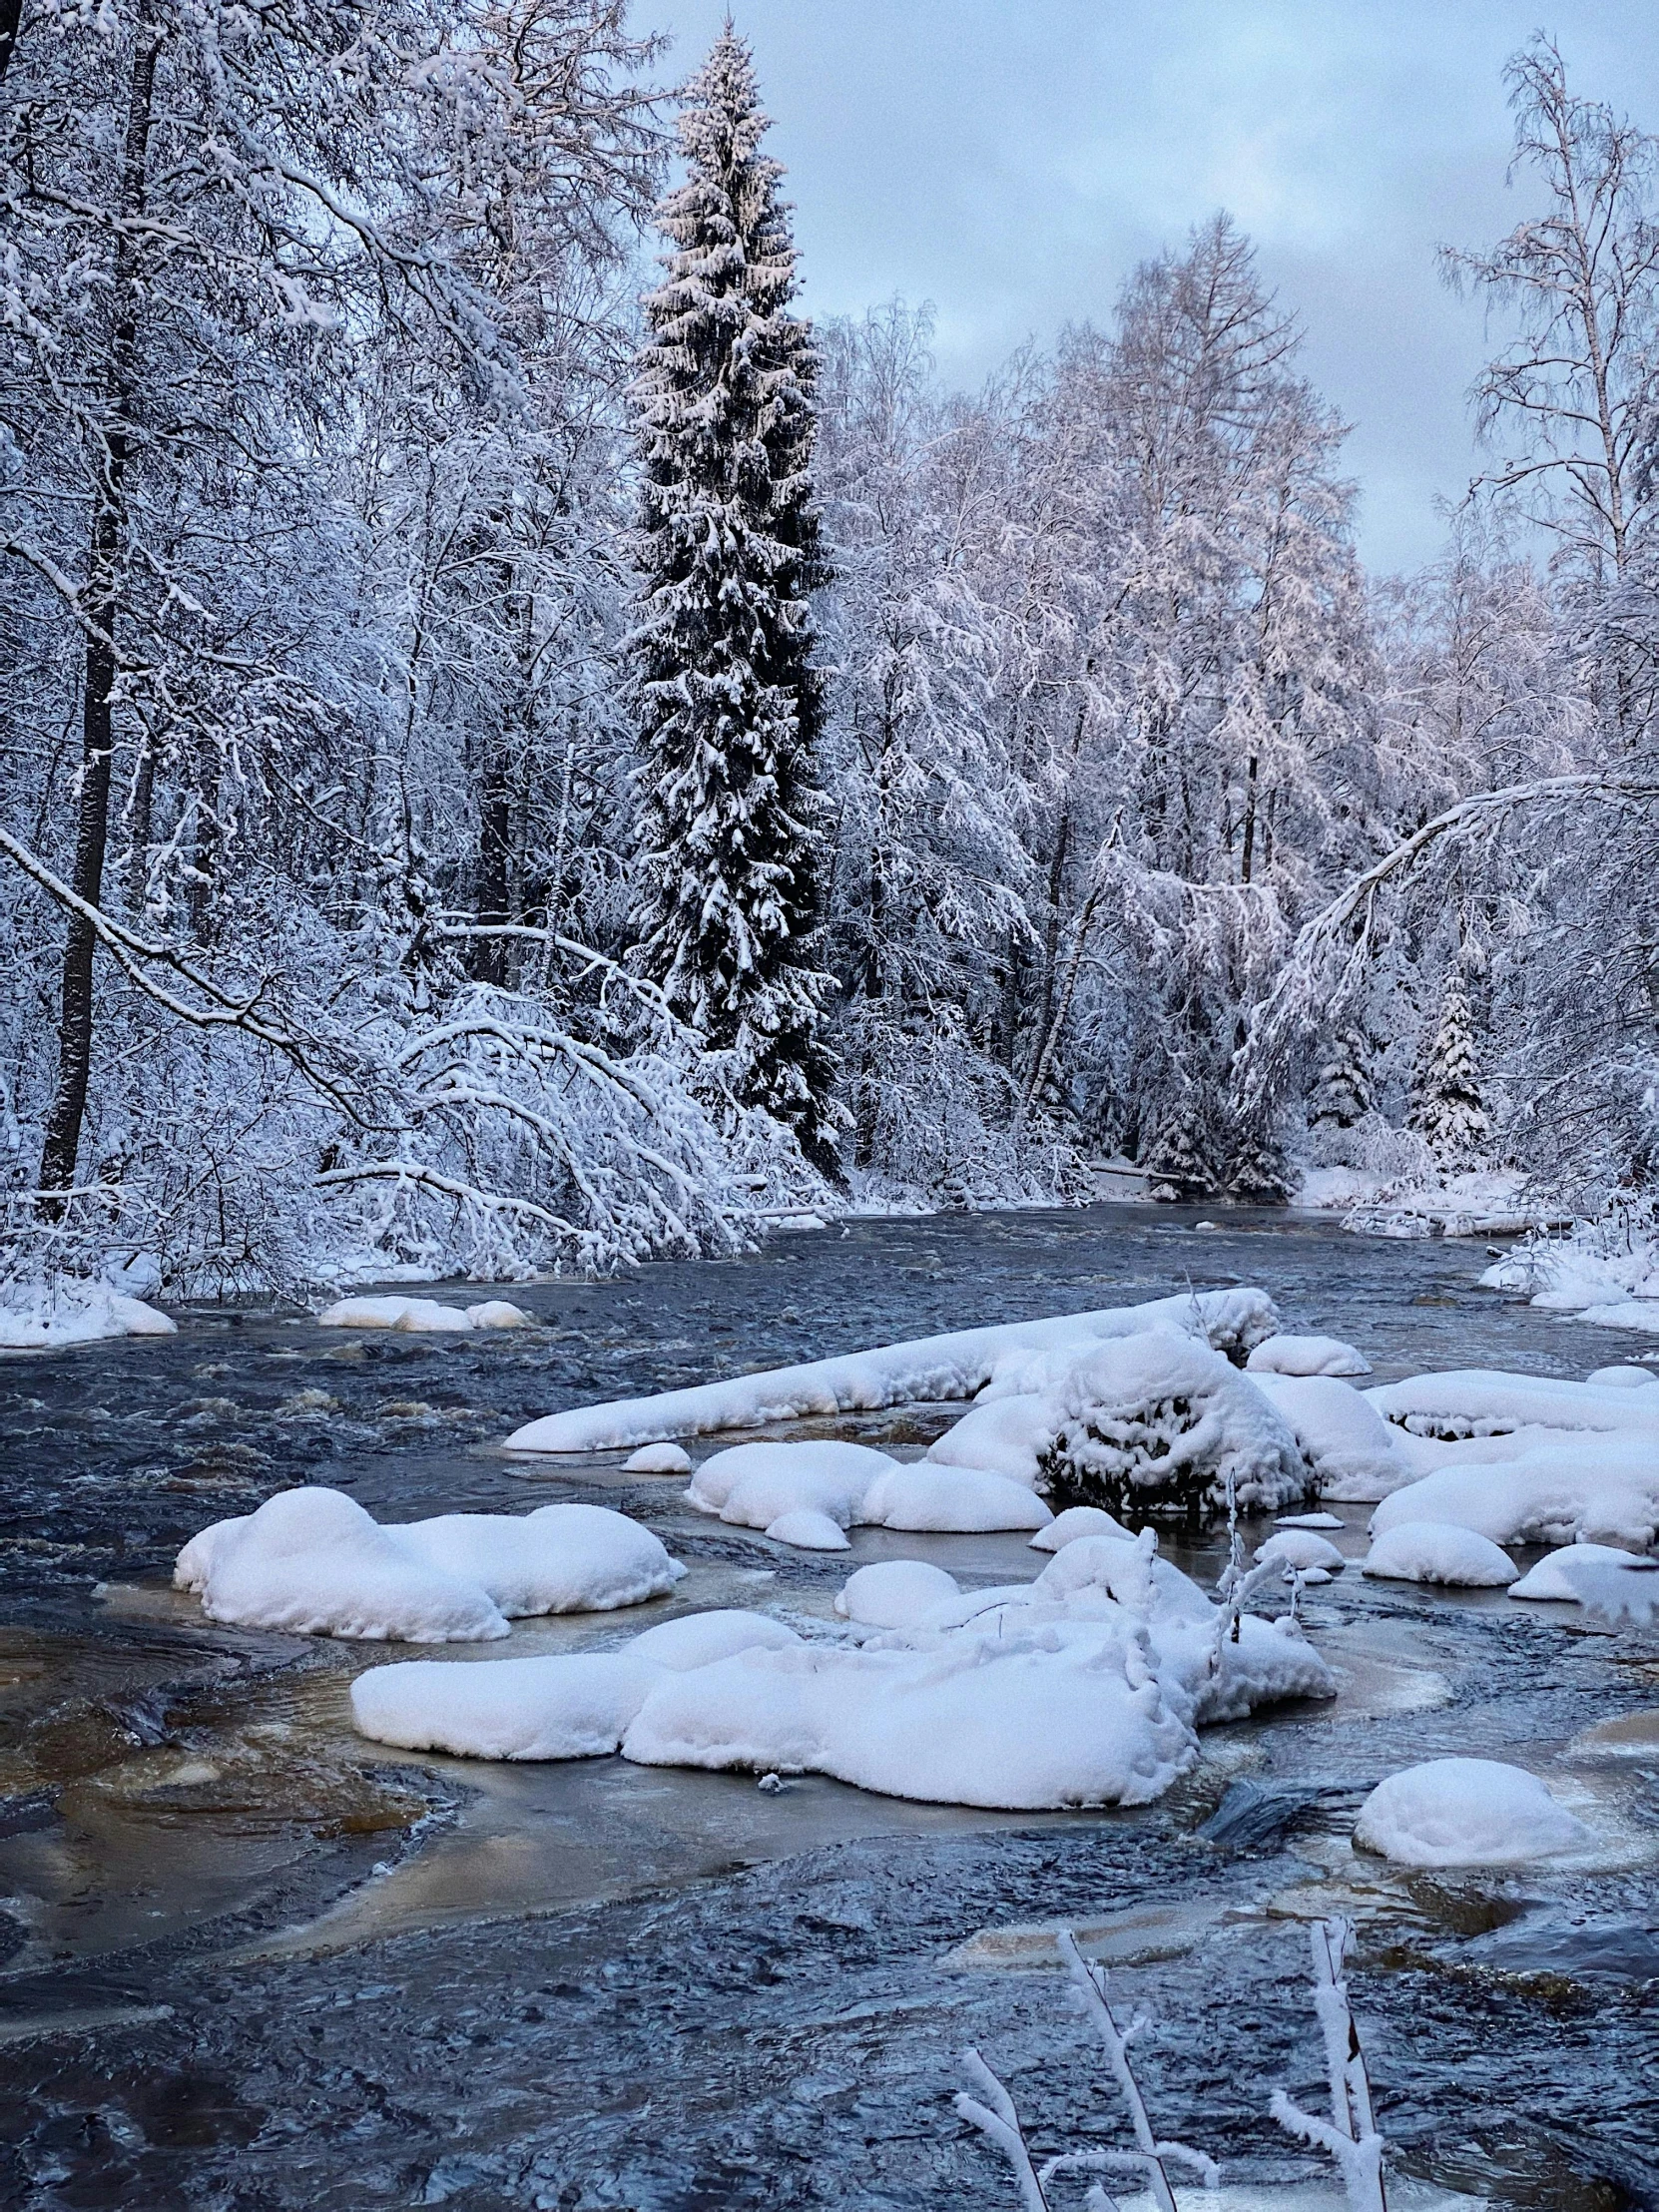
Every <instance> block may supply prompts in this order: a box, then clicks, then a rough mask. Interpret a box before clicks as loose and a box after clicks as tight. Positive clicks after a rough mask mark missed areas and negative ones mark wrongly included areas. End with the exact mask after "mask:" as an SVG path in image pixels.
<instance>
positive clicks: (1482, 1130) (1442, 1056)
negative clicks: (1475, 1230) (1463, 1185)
mask: <svg viewBox="0 0 1659 2212" xmlns="http://www.w3.org/2000/svg"><path fill="white" fill-rule="evenodd" d="M1411 1127H1412V1128H1413V1129H1415V1130H1418V1131H1420V1133H1421V1134H1422V1136H1423V1137H1425V1138H1426V1139H1427V1142H1428V1149H1429V1150H1430V1151H1431V1152H1432V1153H1433V1155H1434V1157H1435V1159H1436V1160H1437V1161H1438V1162H1439V1164H1440V1166H1441V1167H1442V1168H1443V1169H1445V1170H1446V1171H1447V1172H1448V1173H1451V1174H1456V1173H1457V1172H1459V1171H1460V1170H1461V1169H1463V1168H1467V1167H1471V1166H1472V1165H1473V1164H1474V1162H1475V1161H1476V1159H1477V1158H1478V1157H1479V1155H1480V1153H1481V1151H1482V1150H1483V1149H1484V1146H1485V1142H1486V1139H1487V1138H1488V1137H1489V1136H1490V1135H1491V1131H1492V1124H1491V1117H1490V1116H1489V1115H1488V1113H1487V1112H1486V1108H1485V1103H1484V1101H1483V1100H1482V1098H1481V1096H1480V1080H1479V1074H1478V1071H1477V1070H1476V1067H1475V1059H1474V1024H1473V1021H1472V1020H1471V1018H1470V1015H1469V1002H1468V1000H1467V999H1466V998H1465V997H1464V995H1463V991H1462V987H1461V985H1460V984H1459V983H1458V982H1457V981H1456V979H1455V978H1453V979H1452V980H1451V981H1450V982H1449V983H1448V984H1447V985H1446V989H1445V995H1444V997H1443V998H1442V999H1441V1001H1440V1020H1439V1026H1438V1028H1437V1029H1436V1030H1435V1032H1434V1037H1433V1041H1432V1043H1431V1044H1430V1045H1429V1047H1428V1050H1427V1052H1426V1053H1425V1054H1424V1055H1423V1058H1422V1062H1421V1064H1420V1067H1419V1069H1418V1075H1417V1083H1416V1095H1415V1097H1414V1098H1413V1099H1412V1102H1411Z"/></svg>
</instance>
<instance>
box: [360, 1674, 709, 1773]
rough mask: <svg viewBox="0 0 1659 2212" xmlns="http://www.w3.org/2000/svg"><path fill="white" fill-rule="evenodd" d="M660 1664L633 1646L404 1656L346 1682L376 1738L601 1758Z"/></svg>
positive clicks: (508, 1753) (501, 1753) (618, 1738)
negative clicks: (450, 1659) (533, 1655)
mask: <svg viewBox="0 0 1659 2212" xmlns="http://www.w3.org/2000/svg"><path fill="white" fill-rule="evenodd" d="M667 1671H668V1670H667V1669H666V1668H664V1667H662V1666H658V1665H653V1664H652V1662H651V1661H650V1660H649V1659H644V1660H642V1659H639V1658H636V1657H634V1656H633V1655H632V1654H631V1653H630V1652H628V1651H626V1650H624V1651H620V1652H575V1653H569V1654H560V1655H559V1656H557V1657H553V1658H538V1659H501V1660H497V1661H495V1662H494V1663H493V1664H489V1665H479V1666H470V1667H469V1666H458V1665H449V1666H445V1665H444V1664H443V1663H442V1662H441V1661H439V1660H433V1659H407V1660H404V1661H402V1662H401V1663H400V1664H397V1665H394V1666H387V1667H373V1668H371V1669H370V1670H369V1672H368V1673H367V1674H361V1675H359V1676H358V1677H357V1679H356V1681H355V1682H353V1683H352V1685H351V1717H352V1719H353V1721H354V1722H355V1724H356V1726H357V1729H358V1731H359V1732H360V1733H361V1734H362V1735H364V1736H368V1737H370V1738H372V1739H373V1741H374V1742H375V1743H380V1744H394V1745H396V1746H398V1747H399V1748H400V1749H402V1750H405V1751H450V1752H457V1753H460V1754H462V1755H463V1756H465V1757H469V1758H473V1759H598V1758H603V1757H604V1756H605V1755H606V1754H607V1753H609V1752H614V1751H615V1750H616V1749H617V1747H618V1745H619V1744H620V1743H621V1742H622V1738H623V1735H624V1734H625V1732H626V1730H627V1728H628V1724H629V1722H630V1721H632V1719H633V1718H634V1715H635V1714H636V1713H637V1712H638V1711H639V1709H640V1707H641V1706H642V1705H643V1704H644V1702H645V1700H646V1698H647V1696H648V1695H649V1694H650V1692H651V1691H652V1690H653V1689H654V1688H655V1687H656V1685H657V1683H658V1682H660V1681H661V1680H663V1678H664V1676H665V1674H666V1673H667Z"/></svg>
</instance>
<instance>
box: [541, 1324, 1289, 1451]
mask: <svg viewBox="0 0 1659 2212" xmlns="http://www.w3.org/2000/svg"><path fill="white" fill-rule="evenodd" d="M1277 1328H1278V1314H1277V1312H1276V1310H1275V1308H1274V1304H1273V1301H1272V1300H1271V1299H1270V1298H1269V1297H1268V1295H1267V1293H1266V1292H1265V1291H1253V1290H1238V1291H1200V1292H1195V1293H1193V1294H1192V1295H1190V1296H1188V1297H1183V1298H1164V1299H1155V1300H1152V1301H1150V1302H1149V1303H1148V1304H1146V1305H1144V1306H1116V1307H1106V1308H1103V1309H1102V1310H1100V1311H1099V1312H1096V1313H1088V1314H1066V1315H1059V1316H1056V1317H1054V1318H1053V1319H1049V1320H1043V1321H1027V1322H1006V1323H1000V1324H997V1325H996V1326H994V1327H991V1328H987V1329H962V1330H955V1331H952V1332H950V1333H949V1334H948V1335H945V1336H940V1337H921V1338H917V1339H915V1340H913V1341H911V1342H909V1343H905V1344H896V1345H883V1346H879V1347H875V1348H872V1349H871V1350H869V1351H867V1352H853V1353H847V1354H844V1355H843V1356H841V1357H840V1358H838V1359H831V1360H812V1361H805V1362H802V1363H800V1364H799V1365H797V1366H794V1367H788V1368H772V1369H769V1370H767V1371H766V1372H764V1373H763V1374H760V1375H745V1376H735V1377H732V1378H731V1379H729V1380H728V1381H726V1382H723V1383H699V1384H696V1385H694V1386H693V1387H692V1388H690V1389H683V1390H664V1391H661V1392H660V1393H659V1394H658V1395H656V1396H654V1397H638V1398H620V1399H616V1400H614V1401H613V1402H611V1403H609V1404H604V1405H586V1406H573V1407H571V1408H570V1409H569V1410H568V1411H566V1412H562V1413H548V1414H545V1415H543V1417H542V1418H541V1419H540V1420H533V1421H529V1422H527V1423H526V1424H525V1425H524V1426H523V1427H522V1428H518V1429H515V1430H514V1431H513V1433H512V1434H511V1435H510V1436H509V1437H508V1438H507V1440H506V1448H507V1449H508V1450H509V1451H534V1452H568V1451H622V1450H628V1449H630V1448H631V1447H633V1446H634V1445H636V1444H647V1443H657V1442H662V1441H666V1440H669V1439H671V1438H673V1437H676V1436H702V1435H709V1434H713V1433H716V1432H718V1431H719V1430H721V1429H725V1428H759V1427H764V1426H765V1425H766V1424H767V1423H768V1422H771V1421H779V1420H795V1419H799V1418H800V1417H801V1416H802V1415H803V1414H809V1413H811V1414H820V1415H823V1414H830V1413H849V1412H867V1411H873V1410H876V1409H878V1408H880V1407H882V1406H887V1405H908V1404H924V1403H934V1402H938V1401H941V1400H947V1399H951V1398H963V1397H972V1396H974V1395H975V1394H976V1393H977V1392H978V1391H980V1390H982V1389H984V1387H985V1386H986V1384H987V1383H999V1382H1001V1383H1009V1384H1010V1387H1011V1384H1012V1379H1013V1378H1014V1377H1016V1376H1017V1375H1019V1374H1021V1373H1023V1372H1024V1371H1025V1370H1026V1369H1027V1368H1028V1366H1029V1365H1030V1363H1031V1362H1033V1361H1034V1360H1035V1359H1037V1358H1038V1357H1040V1356H1041V1355H1043V1354H1047V1353H1054V1354H1057V1355H1060V1356H1062V1358H1064V1357H1066V1356H1068V1355H1069V1356H1073V1357H1075V1356H1076V1355H1079V1354H1081V1353H1083V1352H1085V1351H1087V1350H1088V1349H1090V1348H1091V1347H1093V1346H1095V1345H1098V1344H1103V1343H1106V1342H1108V1341H1109V1340H1111V1339H1113V1338H1119V1337H1132V1336H1137V1335H1139V1334H1141V1333H1143V1332H1145V1331H1148V1330H1159V1329H1161V1330H1167V1331H1173V1332H1176V1333H1178V1334H1181V1335H1184V1336H1195V1337H1201V1338H1203V1339H1204V1341H1205V1342H1207V1343H1209V1344H1211V1345H1213V1346H1214V1347H1216V1348H1217V1349H1218V1350H1222V1351H1228V1352H1235V1351H1236V1352H1237V1353H1239V1354H1240V1356H1241V1357H1242V1356H1244V1355H1246V1354H1248V1353H1249V1352H1250V1351H1252V1350H1253V1349H1254V1347H1255V1346H1256V1345H1258V1344H1260V1343H1261V1342H1263V1341H1264V1340H1265V1339H1266V1338H1268V1337H1270V1336H1272V1335H1273V1334H1274V1333H1275V1332H1276V1330H1277Z"/></svg>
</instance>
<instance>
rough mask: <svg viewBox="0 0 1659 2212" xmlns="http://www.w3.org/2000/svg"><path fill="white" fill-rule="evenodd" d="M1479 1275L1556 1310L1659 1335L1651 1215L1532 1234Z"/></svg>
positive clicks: (1657, 1248)
mask: <svg viewBox="0 0 1659 2212" xmlns="http://www.w3.org/2000/svg"><path fill="white" fill-rule="evenodd" d="M1480 1280H1481V1282H1482V1283H1483V1284H1485V1286H1486V1287H1487V1289H1488V1290H1494V1291H1509V1292H1512V1293H1518V1294H1519V1295H1520V1296H1521V1297H1523V1298H1525V1299H1526V1300H1527V1301H1528V1302H1529V1303H1530V1304H1531V1305H1533V1306H1539V1307H1542V1308H1544V1309H1545V1310H1546V1311H1548V1312H1551V1313H1557V1314H1571V1315H1572V1316H1573V1317H1574V1318H1575V1319H1576V1320H1578V1321H1587V1322H1593V1323H1595V1324H1597V1325H1598V1326H1599V1327H1602V1328H1606V1329H1631V1330H1639V1331H1641V1332H1643V1333H1644V1334H1646V1335H1648V1336H1659V1232H1656V1231H1655V1229H1654V1227H1653V1226H1652V1224H1651V1223H1650V1222H1647V1221H1646V1220H1645V1219H1644V1221H1643V1222H1642V1223H1641V1224H1640V1225H1637V1224H1633V1223H1632V1222H1631V1221H1630V1220H1628V1219H1618V1220H1614V1219H1604V1220H1601V1221H1597V1222H1580V1223H1579V1224H1578V1225H1577V1226H1576V1227H1575V1228H1574V1229H1573V1230H1572V1231H1571V1232H1570V1234H1568V1235H1566V1236H1563V1237H1548V1236H1536V1237H1531V1238H1528V1239H1527V1241H1526V1242H1525V1243H1524V1244H1522V1245H1520V1246H1518V1247H1517V1248H1516V1250H1515V1251H1514V1252H1512V1253H1510V1254H1508V1255H1507V1256H1506V1257H1505V1258H1504V1259H1501V1260H1499V1261H1497V1262H1496V1263H1495V1264H1494V1265H1493V1266H1491V1267H1489V1268H1488V1269H1487V1270H1486V1272H1485V1273H1484V1275H1482V1276H1481V1278H1480Z"/></svg>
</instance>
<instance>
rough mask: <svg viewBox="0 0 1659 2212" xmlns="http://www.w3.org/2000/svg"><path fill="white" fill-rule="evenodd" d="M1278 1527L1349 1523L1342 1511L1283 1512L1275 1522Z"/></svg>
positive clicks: (1342, 1525) (1333, 1525) (1327, 1525)
mask: <svg viewBox="0 0 1659 2212" xmlns="http://www.w3.org/2000/svg"><path fill="white" fill-rule="evenodd" d="M1274 1526H1275V1527H1276V1528H1346V1527H1347V1526H1348V1523H1347V1522H1346V1521H1345V1520H1344V1519H1343V1516H1342V1515H1341V1513H1281V1514H1279V1515H1278V1517H1277V1518H1276V1520H1275V1522H1274Z"/></svg>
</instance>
